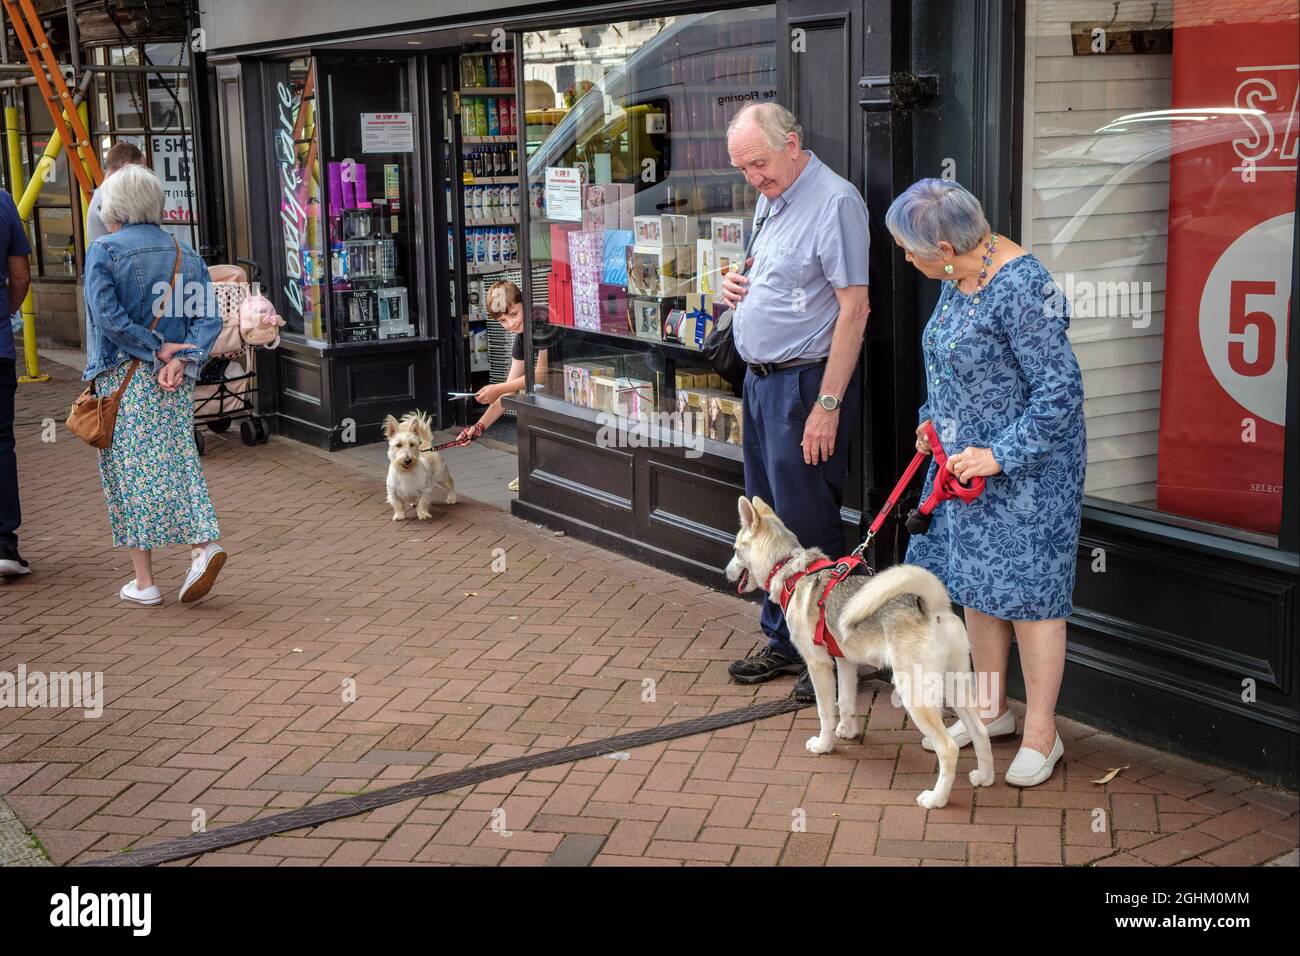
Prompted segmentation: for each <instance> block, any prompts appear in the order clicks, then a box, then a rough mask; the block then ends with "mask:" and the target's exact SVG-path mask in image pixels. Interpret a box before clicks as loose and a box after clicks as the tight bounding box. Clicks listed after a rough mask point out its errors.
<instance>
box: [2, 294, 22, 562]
mask: <svg viewBox="0 0 1300 956" xmlns="http://www.w3.org/2000/svg"><path fill="white" fill-rule="evenodd" d="M8 321H9V316H7V315H2V316H0V322H8ZM15 364H16V363H15V362H14V360H13V359H8V358H0V545H8V546H9V547H11V548H17V547H18V535H17V534H16V533H15V532H16V531H17V530H18V526H19V525H20V524H22V522H23V516H22V512H21V511H20V510H19V507H18V458H17V457H16V456H15V454H14V398H15V395H16V393H17V391H18V376H17V372H16V369H15Z"/></svg>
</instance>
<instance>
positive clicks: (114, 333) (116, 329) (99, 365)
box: [82, 223, 221, 381]
mask: <svg viewBox="0 0 1300 956" xmlns="http://www.w3.org/2000/svg"><path fill="white" fill-rule="evenodd" d="M180 245H181V270H180V274H179V275H178V276H177V277H176V289H175V290H174V291H173V292H172V293H171V294H170V295H165V292H166V288H167V283H168V282H169V281H171V277H172V269H173V268H174V267H175V265H176V244H175V243H174V242H173V241H172V237H171V234H170V233H168V232H166V231H165V230H163V229H162V227H160V226H155V225H152V224H149V223H128V224H127V225H124V226H123V227H122V228H121V229H119V230H118V231H117V232H115V233H112V234H110V235H107V236H102V237H101V238H99V239H96V240H95V241H94V242H92V243H91V244H90V245H89V246H88V247H87V249H86V275H85V292H86V325H87V329H86V333H87V334H86V371H85V374H83V375H82V381H90V380H91V379H93V378H94V377H95V376H96V375H99V374H100V373H101V372H106V371H108V370H109V369H111V368H116V367H117V366H119V365H121V364H123V363H124V362H127V361H130V360H131V359H133V358H137V359H140V361H141V363H142V364H143V365H145V366H147V367H148V369H149V370H150V371H151V372H153V373H154V374H155V375H156V374H157V373H158V372H159V371H160V370H161V368H162V365H163V363H162V362H160V361H158V356H157V354H156V353H157V352H158V349H160V348H162V346H163V344H164V343H166V342H190V343H192V344H193V345H194V346H195V348H192V349H183V350H181V351H180V352H177V353H176V357H177V358H180V359H182V360H184V363H185V374H186V375H187V376H188V377H189V378H190V379H191V380H197V379H198V376H199V369H200V368H201V367H202V365H203V363H204V362H206V361H207V360H208V356H209V352H210V350H211V349H212V345H213V343H214V342H216V340H217V335H218V334H219V333H220V332H221V312H220V308H219V307H218V305H217V301H216V297H215V296H214V295H213V294H212V280H211V278H210V277H209V276H208V267H207V263H205V262H204V261H203V257H202V256H200V255H199V254H198V253H197V252H195V251H194V250H193V249H191V248H190V247H189V246H187V245H186V244H185V243H183V242H182V243H181V244H180ZM155 302H158V303H159V305H160V307H161V308H162V311H163V316H162V318H161V319H159V321H158V326H157V328H155V329H154V330H152V331H151V330H150V329H149V324H150V323H151V322H153V317H154V303H155Z"/></svg>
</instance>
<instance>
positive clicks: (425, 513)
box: [384, 412, 456, 521]
mask: <svg viewBox="0 0 1300 956" xmlns="http://www.w3.org/2000/svg"><path fill="white" fill-rule="evenodd" d="M384 437H385V438H387V439H388V503H389V504H390V505H392V506H393V520H394V521H403V520H405V519H406V511H407V509H408V508H410V507H411V505H415V516H416V517H417V518H419V519H420V520H421V521H427V520H428V519H429V518H432V517H433V512H432V511H430V510H429V505H431V504H433V502H434V501H435V500H436V501H437V502H438V503H439V504H447V505H454V504H455V503H456V487H455V485H453V484H452V481H451V472H450V471H448V470H447V463H446V462H444V461H443V460H442V456H441V455H440V454H438V453H437V452H436V451H432V450H430V449H427V448H426V446H430V445H432V444H433V428H432V427H431V425H430V423H429V416H428V415H426V414H425V413H424V412H407V413H406V414H405V415H403V416H402V420H401V421H400V422H399V421H398V420H397V419H396V418H394V417H393V416H392V415H389V416H388V417H387V418H385V419H384Z"/></svg>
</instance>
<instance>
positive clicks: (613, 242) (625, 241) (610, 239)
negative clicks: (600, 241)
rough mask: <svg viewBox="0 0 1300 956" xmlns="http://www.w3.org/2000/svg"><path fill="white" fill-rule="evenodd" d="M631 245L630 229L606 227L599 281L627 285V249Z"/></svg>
mask: <svg viewBox="0 0 1300 956" xmlns="http://www.w3.org/2000/svg"><path fill="white" fill-rule="evenodd" d="M631 245H632V230H631V229H606V230H605V250H604V265H603V268H602V270H601V279H600V281H601V282H604V283H605V284H606V285H621V286H623V287H624V288H626V287H627V250H628V247H629V246H631Z"/></svg>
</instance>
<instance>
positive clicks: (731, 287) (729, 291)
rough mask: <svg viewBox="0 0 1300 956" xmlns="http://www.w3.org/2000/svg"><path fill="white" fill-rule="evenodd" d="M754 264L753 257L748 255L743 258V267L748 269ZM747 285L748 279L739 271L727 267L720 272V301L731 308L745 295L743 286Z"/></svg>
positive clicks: (738, 303)
mask: <svg viewBox="0 0 1300 956" xmlns="http://www.w3.org/2000/svg"><path fill="white" fill-rule="evenodd" d="M753 264H754V257H753V256H750V257H749V258H748V259H746V260H745V269H746V270H748V269H749V267H750V266H752V265H753ZM747 285H749V280H748V279H747V278H745V277H744V276H743V275H741V274H740V273H739V272H732V271H731V270H730V269H728V270H727V271H726V272H724V273H723V274H722V301H724V302H726V303H727V305H729V306H731V307H732V308H733V309H734V308H735V307H736V306H738V305H740V300H741V299H743V298H744V297H745V291H746V289H745V287H746V286H747Z"/></svg>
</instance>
